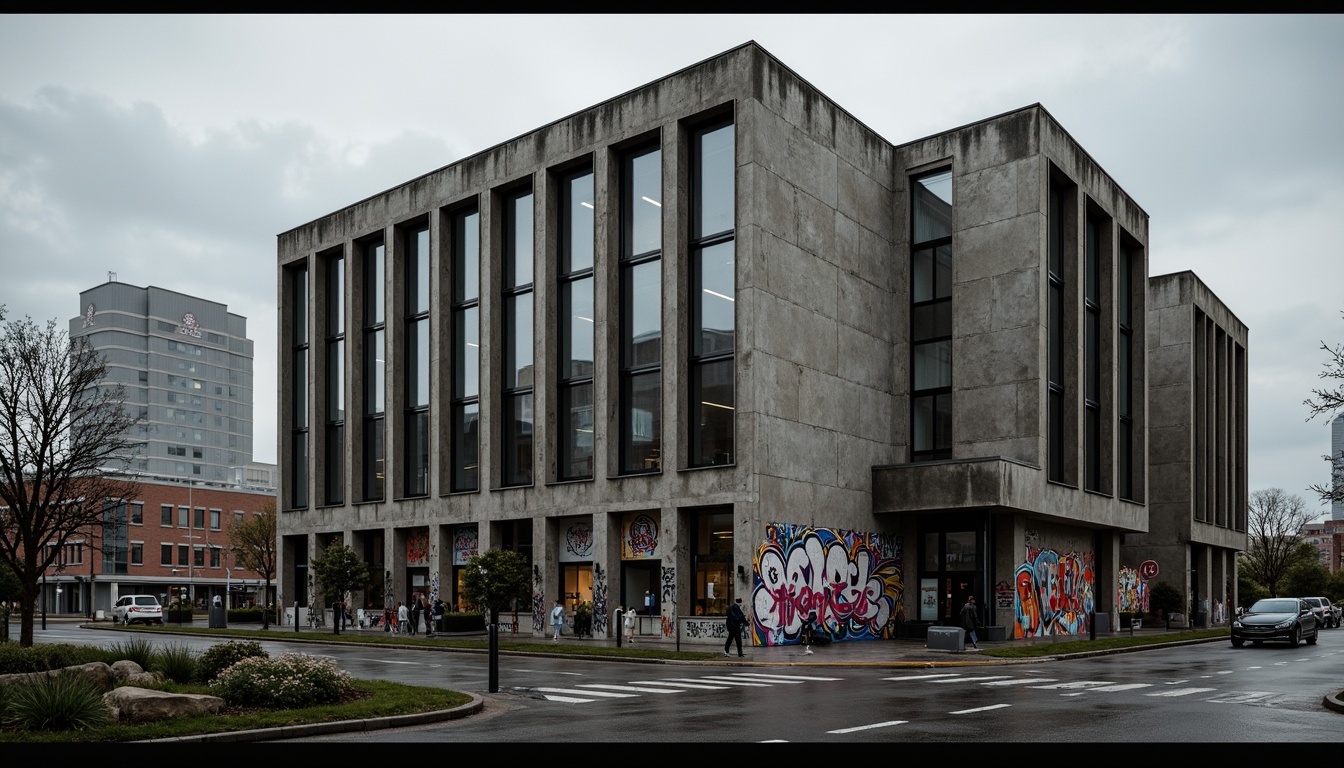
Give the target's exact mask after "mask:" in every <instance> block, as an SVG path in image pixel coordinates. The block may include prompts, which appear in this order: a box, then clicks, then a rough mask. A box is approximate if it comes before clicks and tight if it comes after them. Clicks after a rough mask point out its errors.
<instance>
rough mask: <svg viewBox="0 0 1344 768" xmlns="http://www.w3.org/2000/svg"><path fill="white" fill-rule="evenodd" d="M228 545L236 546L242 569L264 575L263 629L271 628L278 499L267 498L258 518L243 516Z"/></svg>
mask: <svg viewBox="0 0 1344 768" xmlns="http://www.w3.org/2000/svg"><path fill="white" fill-rule="evenodd" d="M229 545H230V546H232V547H233V551H234V552H235V553H236V558H237V562H238V565H239V567H241V568H244V569H246V570H249V571H255V572H256V573H258V574H261V577H262V578H263V579H265V580H266V587H265V589H264V590H263V591H262V593H261V601H262V603H263V604H264V605H263V607H262V610H261V627H262V629H270V628H271V605H270V598H271V580H272V579H274V578H275V566H276V558H277V554H278V550H277V547H276V540H275V500H274V499H268V500H267V501H266V504H265V505H264V506H263V507H262V508H261V512H260V513H258V514H256V515H251V516H247V517H244V518H243V519H242V520H241V521H238V522H235V523H234V524H233V526H232V527H231V528H229Z"/></svg>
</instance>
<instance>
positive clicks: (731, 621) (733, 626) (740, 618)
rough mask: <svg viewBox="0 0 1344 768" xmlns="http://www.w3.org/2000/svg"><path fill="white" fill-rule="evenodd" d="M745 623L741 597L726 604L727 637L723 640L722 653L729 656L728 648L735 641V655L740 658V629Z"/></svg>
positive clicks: (745, 618) (741, 654)
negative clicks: (728, 604) (730, 603)
mask: <svg viewBox="0 0 1344 768" xmlns="http://www.w3.org/2000/svg"><path fill="white" fill-rule="evenodd" d="M746 625H747V615H746V614H745V613H743V612H742V598H740V597H739V598H737V600H736V601H734V602H733V604H732V605H730V606H728V639H727V640H724V641H723V655H724V656H731V655H732V654H730V653H728V648H729V646H731V645H732V644H733V641H737V657H738V658H739V659H740V658H742V656H743V655H744V654H743V653H742V629H743V627H745V626H746Z"/></svg>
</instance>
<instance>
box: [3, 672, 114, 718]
mask: <svg viewBox="0 0 1344 768" xmlns="http://www.w3.org/2000/svg"><path fill="white" fill-rule="evenodd" d="M4 687H5V688H8V689H9V690H8V691H7V692H6V693H5V699H6V701H5V709H4V719H5V723H6V724H8V725H12V726H18V727H20V728H22V729H24V730H29V731H79V730H88V729H93V728H98V727H100V726H103V725H106V724H107V723H108V722H110V721H111V715H110V714H109V713H108V711H107V707H106V706H105V705H104V704H103V692H102V691H101V690H99V689H98V688H97V686H95V685H94V684H93V683H91V682H89V681H88V680H86V679H84V678H83V677H81V676H79V675H53V676H51V677H43V678H41V679H39V680H37V681H34V682H31V683H21V684H18V685H8V686H4Z"/></svg>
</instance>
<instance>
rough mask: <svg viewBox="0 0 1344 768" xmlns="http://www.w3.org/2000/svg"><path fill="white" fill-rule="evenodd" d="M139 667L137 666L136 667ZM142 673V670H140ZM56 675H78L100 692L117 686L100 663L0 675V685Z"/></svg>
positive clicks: (114, 678) (110, 670)
mask: <svg viewBox="0 0 1344 768" xmlns="http://www.w3.org/2000/svg"><path fill="white" fill-rule="evenodd" d="M136 666H137V667H139V665H138V664H137V665H136ZM142 671H143V670H142ZM57 675H79V676H80V677H82V678H84V679H85V680H88V681H89V682H90V683H93V685H94V686H95V687H97V689H98V690H100V691H110V690H112V688H113V687H114V686H116V684H117V678H116V675H115V674H114V673H113V672H112V668H111V667H109V666H108V665H106V664H104V663H103V662H101V661H93V662H90V663H88V664H79V665H76V666H73V667H64V668H62V669H52V670H48V671H46V672H26V673H25V672H20V673H18V674H13V675H0V685H4V684H9V683H34V682H38V681H40V680H42V679H43V678H47V677H56V676H57Z"/></svg>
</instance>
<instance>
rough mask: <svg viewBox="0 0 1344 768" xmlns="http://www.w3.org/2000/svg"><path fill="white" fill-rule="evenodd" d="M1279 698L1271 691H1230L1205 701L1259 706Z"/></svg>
mask: <svg viewBox="0 0 1344 768" xmlns="http://www.w3.org/2000/svg"><path fill="white" fill-rule="evenodd" d="M1278 697H1279V694H1277V693H1273V692H1270V691H1229V692H1227V693H1224V694H1220V695H1218V696H1212V697H1210V698H1207V699H1205V701H1208V702H1211V703H1213V704H1259V703H1261V702H1264V701H1268V700H1270V699H1277V698H1278Z"/></svg>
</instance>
